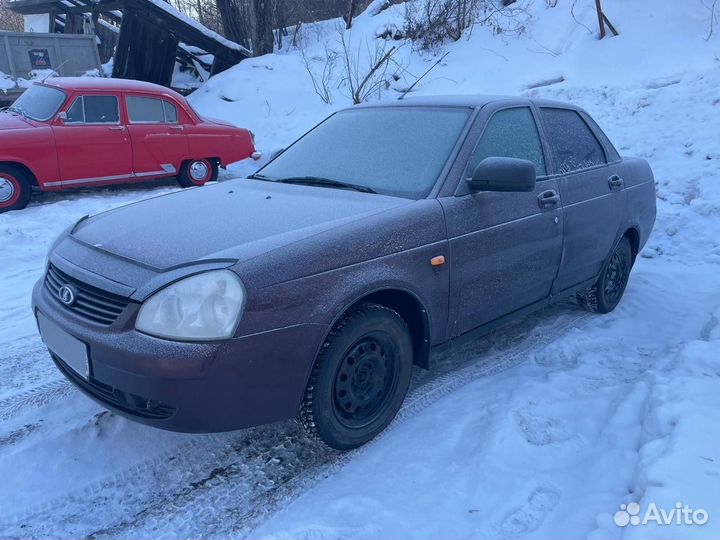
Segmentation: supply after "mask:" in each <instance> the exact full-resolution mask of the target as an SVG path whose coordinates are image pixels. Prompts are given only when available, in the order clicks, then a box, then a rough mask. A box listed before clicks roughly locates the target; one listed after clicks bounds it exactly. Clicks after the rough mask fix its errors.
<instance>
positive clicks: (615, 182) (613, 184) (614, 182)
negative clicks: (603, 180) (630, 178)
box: [608, 174, 625, 189]
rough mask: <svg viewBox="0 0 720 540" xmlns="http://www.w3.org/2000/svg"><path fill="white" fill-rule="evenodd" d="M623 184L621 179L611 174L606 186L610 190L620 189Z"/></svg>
mask: <svg viewBox="0 0 720 540" xmlns="http://www.w3.org/2000/svg"><path fill="white" fill-rule="evenodd" d="M624 184H625V182H623V179H622V178H620V176H618V175H617V174H613V175H612V176H611V177H610V178H608V186H610V189H621V188H622V187H623V185H624Z"/></svg>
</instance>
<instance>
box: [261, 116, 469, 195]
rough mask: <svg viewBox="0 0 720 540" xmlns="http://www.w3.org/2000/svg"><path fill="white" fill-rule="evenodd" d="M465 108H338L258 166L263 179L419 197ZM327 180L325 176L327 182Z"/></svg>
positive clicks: (433, 179) (436, 171)
mask: <svg viewBox="0 0 720 540" xmlns="http://www.w3.org/2000/svg"><path fill="white" fill-rule="evenodd" d="M469 116H470V110H469V109H461V108H450V107H447V108H416V107H395V108H392V107H388V108H385V107H379V108H372V109H355V110H348V111H342V112H339V113H337V114H335V115H333V116H331V117H330V118H328V119H327V120H325V121H324V122H323V123H322V124H320V125H319V126H317V127H316V128H314V129H313V130H312V131H310V132H309V133H307V134H306V135H304V136H303V137H302V138H301V139H299V140H298V141H296V142H295V143H294V144H293V145H292V146H290V147H289V148H287V149H286V150H285V151H284V152H283V153H282V154H280V155H279V156H278V157H277V158H276V159H274V160H273V161H272V162H271V163H269V164H268V165H267V166H265V167H264V168H263V169H261V170H260V171H258V173H257V176H256V177H258V178H261V179H267V180H276V181H283V180H290V181H297V182H299V179H306V180H307V183H318V182H313V179H316V180H321V181H323V182H324V183H323V184H322V185H325V186H328V187H342V186H340V185H339V184H340V183H344V184H346V185H351V186H355V188H357V187H359V188H361V189H362V188H369V189H368V191H372V192H376V193H380V194H384V195H393V196H398V197H405V198H410V199H421V198H423V197H425V196H427V195H428V193H429V192H430V191H431V190H432V188H433V186H434V185H435V183H436V182H437V179H438V176H439V174H440V172H441V171H442V169H443V167H444V165H445V163H446V162H447V160H448V158H449V156H450V153H451V152H452V149H453V148H454V146H455V144H456V143H457V140H458V138H459V136H460V133H461V132H462V129H463V127H464V126H465V124H466V123H467V120H468V117H469ZM328 180H329V181H330V182H328Z"/></svg>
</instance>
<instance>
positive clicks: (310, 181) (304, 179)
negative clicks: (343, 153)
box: [261, 176, 377, 193]
mask: <svg viewBox="0 0 720 540" xmlns="http://www.w3.org/2000/svg"><path fill="white" fill-rule="evenodd" d="M262 179H263V178H261V180H262ZM275 182H280V183H281V184H305V185H308V186H327V187H336V188H343V189H354V190H355V191H360V192H362V193H377V191H375V190H374V189H372V188H369V187H367V186H361V185H360V184H351V183H350V182H341V181H340V180H331V179H330V178H322V177H319V176H291V177H289V178H278V179H276V180H275Z"/></svg>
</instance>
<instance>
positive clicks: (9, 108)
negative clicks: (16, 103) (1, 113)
mask: <svg viewBox="0 0 720 540" xmlns="http://www.w3.org/2000/svg"><path fill="white" fill-rule="evenodd" d="M4 110H6V111H8V112H14V113H18V114H19V115H20V116H22V117H23V118H27V114H25V111H23V110H22V109H21V108H20V107H8V108H6V109H4Z"/></svg>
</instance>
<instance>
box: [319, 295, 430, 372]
mask: <svg viewBox="0 0 720 540" xmlns="http://www.w3.org/2000/svg"><path fill="white" fill-rule="evenodd" d="M363 302H370V303H373V304H379V305H381V306H385V307H387V308H390V309H392V310H394V311H396V312H397V313H398V314H399V315H400V316H401V317H402V318H403V320H404V321H405V323H406V324H407V325H408V328H409V329H410V337H411V339H412V343H413V363H414V364H415V365H417V366H420V367H422V368H424V369H428V367H429V363H430V316H429V313H428V310H427V308H426V307H425V306H424V304H423V303H422V301H421V300H420V299H419V298H418V296H417V295H416V294H414V293H412V292H410V291H409V290H407V289H404V288H399V287H387V288H382V289H377V290H375V291H372V292H368V293H365V294H364V295H363V296H361V297H359V298H356V299H355V300H353V301H352V302H350V303H348V304H347V305H346V306H345V307H344V308H343V309H341V310H340V311H339V313H338V314H337V315H336V316H335V318H334V319H333V321H332V323H331V324H330V326H329V327H328V331H327V334H329V333H330V332H331V331H332V329H333V328H334V327H335V324H336V323H337V321H338V320H340V318H341V317H342V316H343V315H344V314H345V313H347V312H348V311H349V310H351V309H352V308H353V307H355V306H357V305H358V304H360V303H363ZM327 334H326V336H325V337H324V338H323V340H322V341H321V343H324V342H325V339H327Z"/></svg>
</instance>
